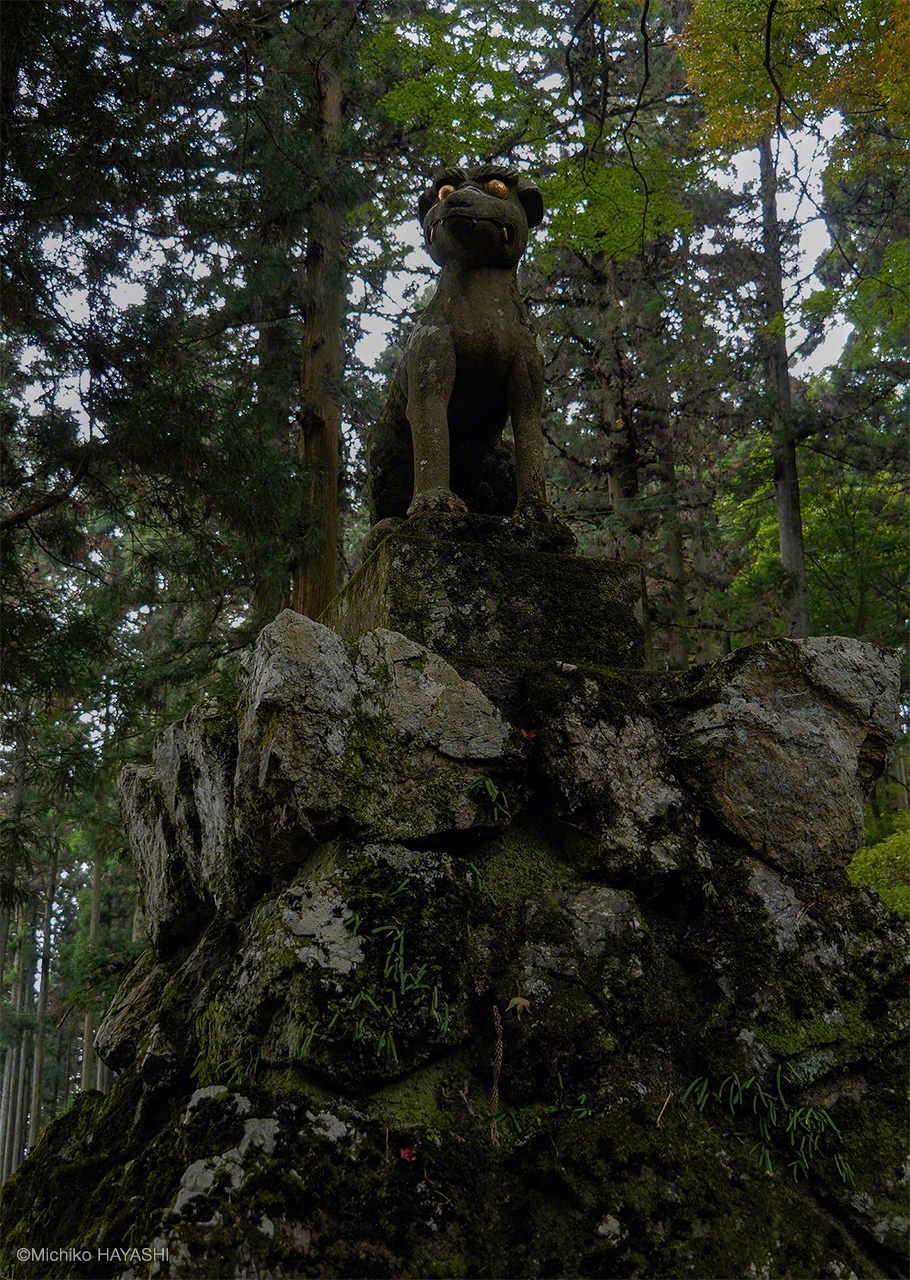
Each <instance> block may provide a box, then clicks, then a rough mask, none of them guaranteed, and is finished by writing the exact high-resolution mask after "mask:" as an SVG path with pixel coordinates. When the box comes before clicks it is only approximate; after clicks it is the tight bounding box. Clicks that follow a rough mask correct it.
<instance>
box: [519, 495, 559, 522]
mask: <svg viewBox="0 0 910 1280" xmlns="http://www.w3.org/2000/svg"><path fill="white" fill-rule="evenodd" d="M512 519H513V520H517V521H518V522H519V523H521V524H524V523H526V522H528V521H531V520H534V521H536V522H537V523H538V524H554V523H561V521H560V516H559V512H558V511H557V510H556V508H555V507H551V506H550V504H549V502H547V500H546V498H525V499H523V500H522V499H519V503H518V506H517V507H516V508H515V514H514V515H513V517H512Z"/></svg>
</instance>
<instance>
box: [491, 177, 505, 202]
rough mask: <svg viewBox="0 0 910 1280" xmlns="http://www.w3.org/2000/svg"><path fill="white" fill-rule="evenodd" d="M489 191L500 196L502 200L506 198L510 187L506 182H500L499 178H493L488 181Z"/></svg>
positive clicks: (492, 194)
mask: <svg viewBox="0 0 910 1280" xmlns="http://www.w3.org/2000/svg"><path fill="white" fill-rule="evenodd" d="M487 191H489V193H490V195H491V196H498V197H499V199H500V200H505V198H506V196H507V195H508V194H509V188H508V187H507V186H506V184H505V183H504V182H500V180H499V178H491V179H490V181H489V182H488V183H487Z"/></svg>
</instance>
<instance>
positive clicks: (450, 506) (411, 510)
mask: <svg viewBox="0 0 910 1280" xmlns="http://www.w3.org/2000/svg"><path fill="white" fill-rule="evenodd" d="M467 509H468V508H467V504H466V503H464V502H462V500H461V498H459V496H458V494H457V493H453V492H452V490H451V489H445V488H443V486H442V485H435V486H434V487H433V488H432V489H424V490H422V491H421V492H420V493H417V494H415V495H414V501H413V502H412V503H411V505H410V506H409V507H408V515H409V516H417V515H420V513H421V512H422V511H467Z"/></svg>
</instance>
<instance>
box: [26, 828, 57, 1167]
mask: <svg viewBox="0 0 910 1280" xmlns="http://www.w3.org/2000/svg"><path fill="white" fill-rule="evenodd" d="M56 889H57V843H56V839H55V841H54V847H53V850H52V852H51V861H50V867H49V869H48V876H47V892H46V899H45V903H44V933H43V941H42V944H41V991H40V994H39V996H38V1013H37V1017H36V1018H35V1057H34V1061H33V1063H32V1102H31V1106H30V1108H29V1126H28V1146H29V1149H31V1148H32V1147H33V1146H34V1145H35V1143H36V1142H37V1141H38V1134H39V1133H40V1132H41V1112H42V1102H43V1095H44V1038H45V1026H44V1023H45V1019H46V1017H47V995H48V987H49V986H50V977H51V919H52V913H53V906H54V893H55V892H56Z"/></svg>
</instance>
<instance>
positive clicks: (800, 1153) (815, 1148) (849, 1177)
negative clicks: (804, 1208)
mask: <svg viewBox="0 0 910 1280" xmlns="http://www.w3.org/2000/svg"><path fill="white" fill-rule="evenodd" d="M781 1075H782V1068H781V1067H778V1068H777V1074H776V1077H775V1083H774V1088H773V1089H771V1090H766V1089H765V1088H764V1087H763V1086H762V1084H761V1082H760V1081H759V1079H758V1077H757V1076H749V1078H748V1079H747V1080H740V1078H739V1076H738V1075H737V1074H736V1073H735V1072H734V1073H733V1075H729V1076H726V1077H725V1078H724V1079H723V1080H722V1081H721V1082H720V1084H719V1085H717V1086H716V1087H714V1086H712V1084H711V1081H710V1079H709V1078H708V1077H707V1076H696V1077H695V1079H694V1080H693V1081H692V1082H691V1084H690V1085H689V1086H688V1088H687V1089H686V1091H685V1093H684V1094H683V1096H682V1101H683V1102H685V1101H686V1099H687V1098H688V1097H690V1096H691V1097H692V1100H693V1101H694V1102H695V1105H696V1106H697V1107H698V1109H699V1111H704V1109H705V1107H706V1106H707V1104H708V1102H709V1101H712V1102H715V1103H717V1104H718V1105H719V1106H722V1107H725V1108H726V1109H727V1110H728V1111H729V1112H730V1115H731V1116H735V1115H736V1114H737V1112H738V1111H739V1110H740V1109H742V1110H745V1111H747V1112H748V1111H750V1110H751V1112H752V1115H753V1116H754V1118H755V1122H756V1125H757V1128H758V1134H759V1138H758V1141H757V1142H756V1143H755V1144H754V1145H753V1146H752V1147H751V1148H750V1152H749V1154H750V1155H754V1156H755V1157H756V1159H757V1161H758V1167H759V1168H760V1169H761V1170H762V1171H763V1172H765V1173H768V1174H771V1173H773V1172H774V1167H773V1164H772V1161H771V1153H772V1150H773V1148H774V1147H775V1146H776V1147H777V1148H778V1149H780V1148H781V1147H783V1148H784V1159H785V1160H787V1167H788V1169H789V1170H790V1172H791V1174H792V1176H793V1180H794V1182H798V1181H799V1179H800V1177H801V1176H802V1177H807V1176H808V1175H809V1173H810V1171H811V1168H812V1164H813V1162H814V1161H816V1160H817V1159H819V1157H820V1156H822V1155H823V1154H831V1156H832V1159H833V1161H834V1165H835V1168H836V1169H837V1173H838V1176H839V1177H840V1179H841V1181H842V1182H848V1183H851V1184H852V1182H853V1171H852V1170H851V1168H850V1166H849V1164H848V1163H847V1161H846V1160H845V1159H844V1156H843V1155H842V1153H841V1152H840V1151H838V1150H836V1149H835V1148H836V1147H837V1146H839V1144H840V1141H841V1134H840V1130H839V1129H838V1127H837V1125H836V1124H835V1123H834V1121H833V1120H832V1119H831V1116H830V1114H829V1113H828V1111H827V1110H826V1108H824V1107H808V1106H806V1107H802V1106H801V1107H794V1106H792V1105H791V1104H790V1103H788V1102H787V1100H786V1098H785V1097H784V1092H783V1087H782V1083H781ZM750 1101H751V1104H752V1105H751V1107H749V1106H748V1103H749V1102H750ZM788 1157H789V1158H788Z"/></svg>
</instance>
